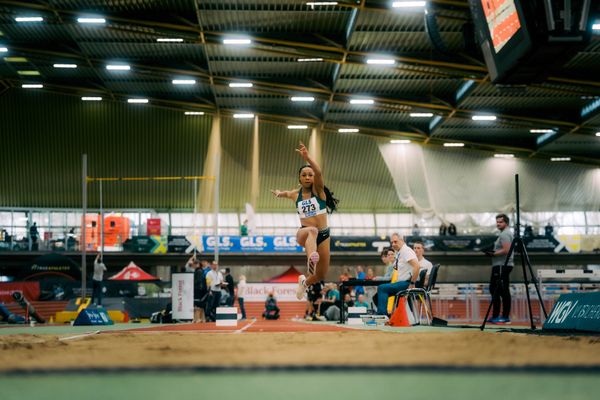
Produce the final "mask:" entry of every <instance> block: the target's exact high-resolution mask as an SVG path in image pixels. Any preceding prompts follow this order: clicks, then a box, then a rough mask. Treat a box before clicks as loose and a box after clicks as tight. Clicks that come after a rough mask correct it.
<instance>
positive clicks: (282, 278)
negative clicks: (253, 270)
mask: <svg viewBox="0 0 600 400" xmlns="http://www.w3.org/2000/svg"><path fill="white" fill-rule="evenodd" d="M300 275H301V273H300V272H298V270H297V269H296V268H294V267H293V266H291V267H290V268H289V269H288V270H287V271H285V272H284V273H283V274H279V275H276V276H274V277H272V278H270V279H267V280H265V282H267V283H298V277H299V276H300Z"/></svg>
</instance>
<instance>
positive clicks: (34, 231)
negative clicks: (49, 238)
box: [29, 222, 39, 251]
mask: <svg viewBox="0 0 600 400" xmlns="http://www.w3.org/2000/svg"><path fill="white" fill-rule="evenodd" d="M38 237H39V232H38V228H37V222H34V223H33V225H31V227H29V239H30V240H31V248H30V250H31V251H38V249H39V244H38Z"/></svg>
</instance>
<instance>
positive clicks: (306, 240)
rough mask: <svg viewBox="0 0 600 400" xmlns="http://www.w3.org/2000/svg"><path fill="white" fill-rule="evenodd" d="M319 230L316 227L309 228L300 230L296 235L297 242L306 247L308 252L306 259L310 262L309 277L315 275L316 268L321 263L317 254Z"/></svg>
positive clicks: (305, 249)
mask: <svg viewBox="0 0 600 400" xmlns="http://www.w3.org/2000/svg"><path fill="white" fill-rule="evenodd" d="M318 234H319V230H318V229H317V228H315V227H314V226H307V227H304V228H300V229H298V233H297V234H296V241H297V242H298V244H299V245H300V246H303V247H304V251H305V252H306V258H307V260H308V263H307V265H308V275H309V276H310V275H313V274H314V273H315V272H314V269H315V266H316V264H317V262H318V261H319V258H320V255H319V253H318V252H317V235H318Z"/></svg>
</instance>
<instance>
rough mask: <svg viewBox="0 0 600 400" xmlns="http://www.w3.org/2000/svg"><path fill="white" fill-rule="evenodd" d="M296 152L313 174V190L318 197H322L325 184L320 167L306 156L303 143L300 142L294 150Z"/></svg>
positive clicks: (306, 150) (306, 152) (308, 155)
mask: <svg viewBox="0 0 600 400" xmlns="http://www.w3.org/2000/svg"><path fill="white" fill-rule="evenodd" d="M296 151H297V152H298V153H299V154H300V156H301V157H302V158H303V159H304V161H306V163H307V164H308V165H310V167H311V168H312V170H313V171H314V173H315V178H314V181H313V189H314V190H315V191H316V192H317V194H318V195H319V196H322V195H324V194H325V193H324V187H325V183H324V182H323V174H322V172H321V167H320V166H319V164H317V162H316V161H315V160H313V158H312V157H311V156H310V154H308V149H307V148H306V146H305V145H304V143H302V142H300V147H298V148H297V149H296Z"/></svg>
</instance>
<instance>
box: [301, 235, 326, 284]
mask: <svg viewBox="0 0 600 400" xmlns="http://www.w3.org/2000/svg"><path fill="white" fill-rule="evenodd" d="M330 243H331V239H330V238H327V239H325V240H324V241H322V242H321V243H319V247H318V249H317V252H318V253H319V262H318V263H317V266H316V270H315V273H314V274H313V275H310V276H309V277H308V278H306V286H310V285H314V284H315V283H317V282H320V281H323V280H325V277H326V276H327V272H328V271H329V257H330V249H329V247H330Z"/></svg>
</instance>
